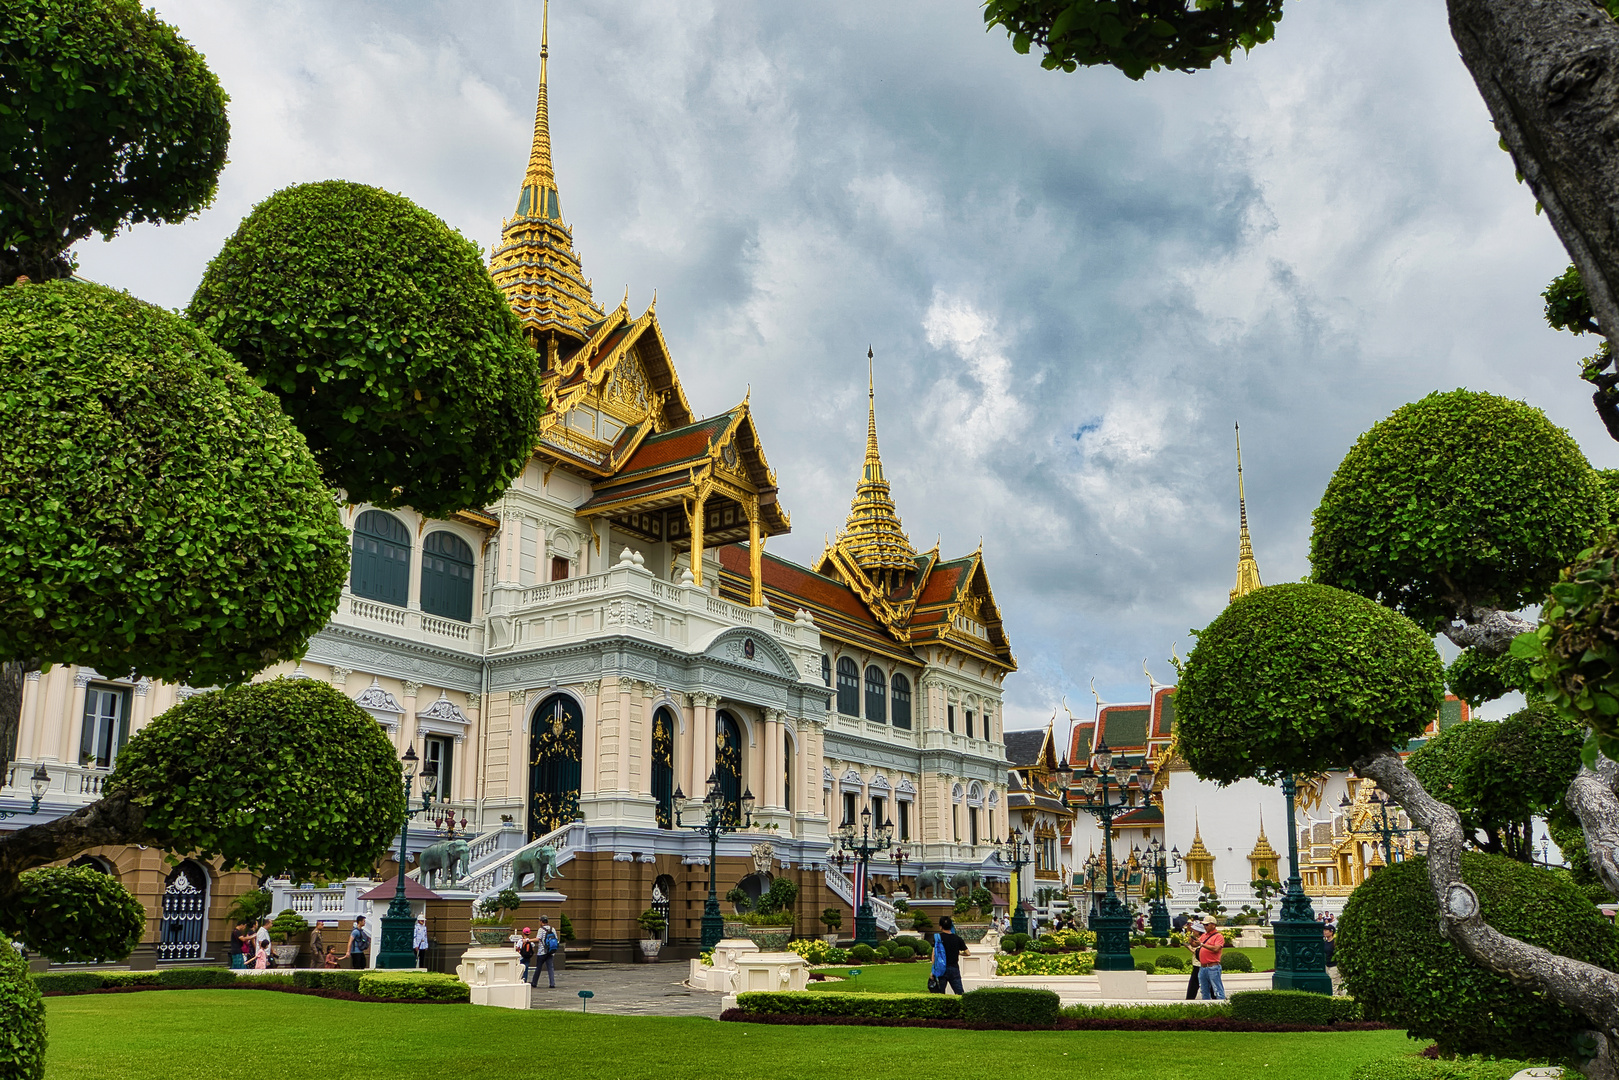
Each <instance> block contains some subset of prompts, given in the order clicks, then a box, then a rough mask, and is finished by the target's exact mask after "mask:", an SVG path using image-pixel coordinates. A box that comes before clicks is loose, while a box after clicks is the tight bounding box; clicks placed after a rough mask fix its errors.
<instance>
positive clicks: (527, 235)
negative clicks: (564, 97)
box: [489, 0, 605, 364]
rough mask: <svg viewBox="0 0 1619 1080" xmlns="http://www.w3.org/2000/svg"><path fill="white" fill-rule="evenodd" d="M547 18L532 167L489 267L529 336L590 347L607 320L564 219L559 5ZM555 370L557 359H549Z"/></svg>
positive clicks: (543, 15)
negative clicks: (554, 135)
mask: <svg viewBox="0 0 1619 1080" xmlns="http://www.w3.org/2000/svg"><path fill="white" fill-rule="evenodd" d="M541 10H542V13H541V16H540V90H539V96H538V99H537V100H536V102H535V105H534V141H533V143H532V145H531V146H530V147H529V153H528V168H527V169H526V170H525V171H524V173H523V187H522V190H521V191H520V192H519V193H518V196H517V211H516V213H515V214H514V216H513V217H512V218H510V219H509V220H508V221H506V222H505V223H504V224H503V226H502V228H501V230H500V245H499V247H497V248H496V249H495V251H494V253H493V255H492V257H491V259H490V262H489V272H490V274H491V275H492V276H493V277H494V279H495V284H496V285H498V286H499V287H500V289H501V291H502V292H504V293H505V294H506V300H507V302H508V303H510V304H511V305H512V310H513V311H515V312H517V317H518V318H519V319H521V320H522V321H523V329H524V331H525V332H526V333H527V336H528V338H529V340H530V341H532V342H534V343H535V344H536V345H539V344H540V341H541V339H542V338H543V339H550V343H551V344H553V345H554V344H556V339H558V338H562V339H565V340H567V341H571V342H573V343H574V344H580V343H583V342H584V341H585V340H586V339H587V338H588V337H589V336H590V334H589V330H588V328H589V327H590V326H591V324H593V323H596V322H599V321H600V320H601V319H602V318H604V317H605V313H604V312H603V311H602V310H601V309H600V308H599V307H597V306H596V301H595V299H594V298H593V297H592V295H591V291H590V282H588V281H586V280H585V277H584V270H583V267H582V266H581V264H580V261H579V256H578V254H577V253H575V252H574V250H573V230H572V229H569V228H568V226H567V225H566V224H564V223H563V220H562V203H561V197H560V196H559V194H558V192H557V180H556V172H555V170H554V169H553V167H552V164H551V105H550V97H549V94H550V91H549V86H548V83H549V72H548V67H549V58H550V52H551V48H550V39H551V25H550V24H551V0H545V5H544V7H543V8H542V9H541ZM546 352H547V355H548V357H549V354H550V352H551V349H550V348H547V350H546ZM548 364H549V360H548Z"/></svg>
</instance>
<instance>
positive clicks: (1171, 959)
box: [1153, 953, 1192, 971]
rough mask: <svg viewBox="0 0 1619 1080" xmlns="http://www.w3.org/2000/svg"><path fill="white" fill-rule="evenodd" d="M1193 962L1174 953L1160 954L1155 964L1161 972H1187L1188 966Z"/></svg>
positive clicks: (1154, 961)
mask: <svg viewBox="0 0 1619 1080" xmlns="http://www.w3.org/2000/svg"><path fill="white" fill-rule="evenodd" d="M1191 962H1192V961H1191V960H1190V959H1189V958H1188V957H1185V956H1177V955H1176V954H1174V953H1160V954H1159V955H1158V957H1157V958H1156V959H1154V960H1153V964H1154V965H1156V966H1157V968H1158V970H1159V971H1185V970H1186V966H1187V965H1188V964H1190V963H1191Z"/></svg>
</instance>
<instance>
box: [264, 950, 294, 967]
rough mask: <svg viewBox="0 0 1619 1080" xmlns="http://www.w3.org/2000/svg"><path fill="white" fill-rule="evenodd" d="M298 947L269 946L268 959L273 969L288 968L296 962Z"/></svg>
mask: <svg viewBox="0 0 1619 1080" xmlns="http://www.w3.org/2000/svg"><path fill="white" fill-rule="evenodd" d="M299 950H300V946H298V945H271V946H270V957H271V959H273V960H274V961H275V964H274V966H275V967H282V968H290V967H292V966H293V965H294V964H296V963H297V962H298V952H299Z"/></svg>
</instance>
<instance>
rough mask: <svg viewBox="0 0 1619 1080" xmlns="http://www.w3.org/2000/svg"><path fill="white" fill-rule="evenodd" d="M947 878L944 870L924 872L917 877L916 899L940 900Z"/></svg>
mask: <svg viewBox="0 0 1619 1080" xmlns="http://www.w3.org/2000/svg"><path fill="white" fill-rule="evenodd" d="M944 887H945V876H944V871H943V870H924V871H922V872H921V873H920V874H918V875H916V898H917V899H918V900H938V899H940V898H941V896H942V894H943V893H944Z"/></svg>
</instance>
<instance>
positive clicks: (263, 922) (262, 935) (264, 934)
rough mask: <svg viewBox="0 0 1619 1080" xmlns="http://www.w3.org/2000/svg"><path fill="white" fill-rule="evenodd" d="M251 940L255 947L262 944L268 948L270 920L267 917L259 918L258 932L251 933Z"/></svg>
mask: <svg viewBox="0 0 1619 1080" xmlns="http://www.w3.org/2000/svg"><path fill="white" fill-rule="evenodd" d="M253 942H254V948H255V949H256V948H257V947H258V946H260V945H263V946H264V947H265V948H266V949H268V948H269V947H270V920H269V919H260V920H259V929H258V932H257V933H255V934H254V935H253Z"/></svg>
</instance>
